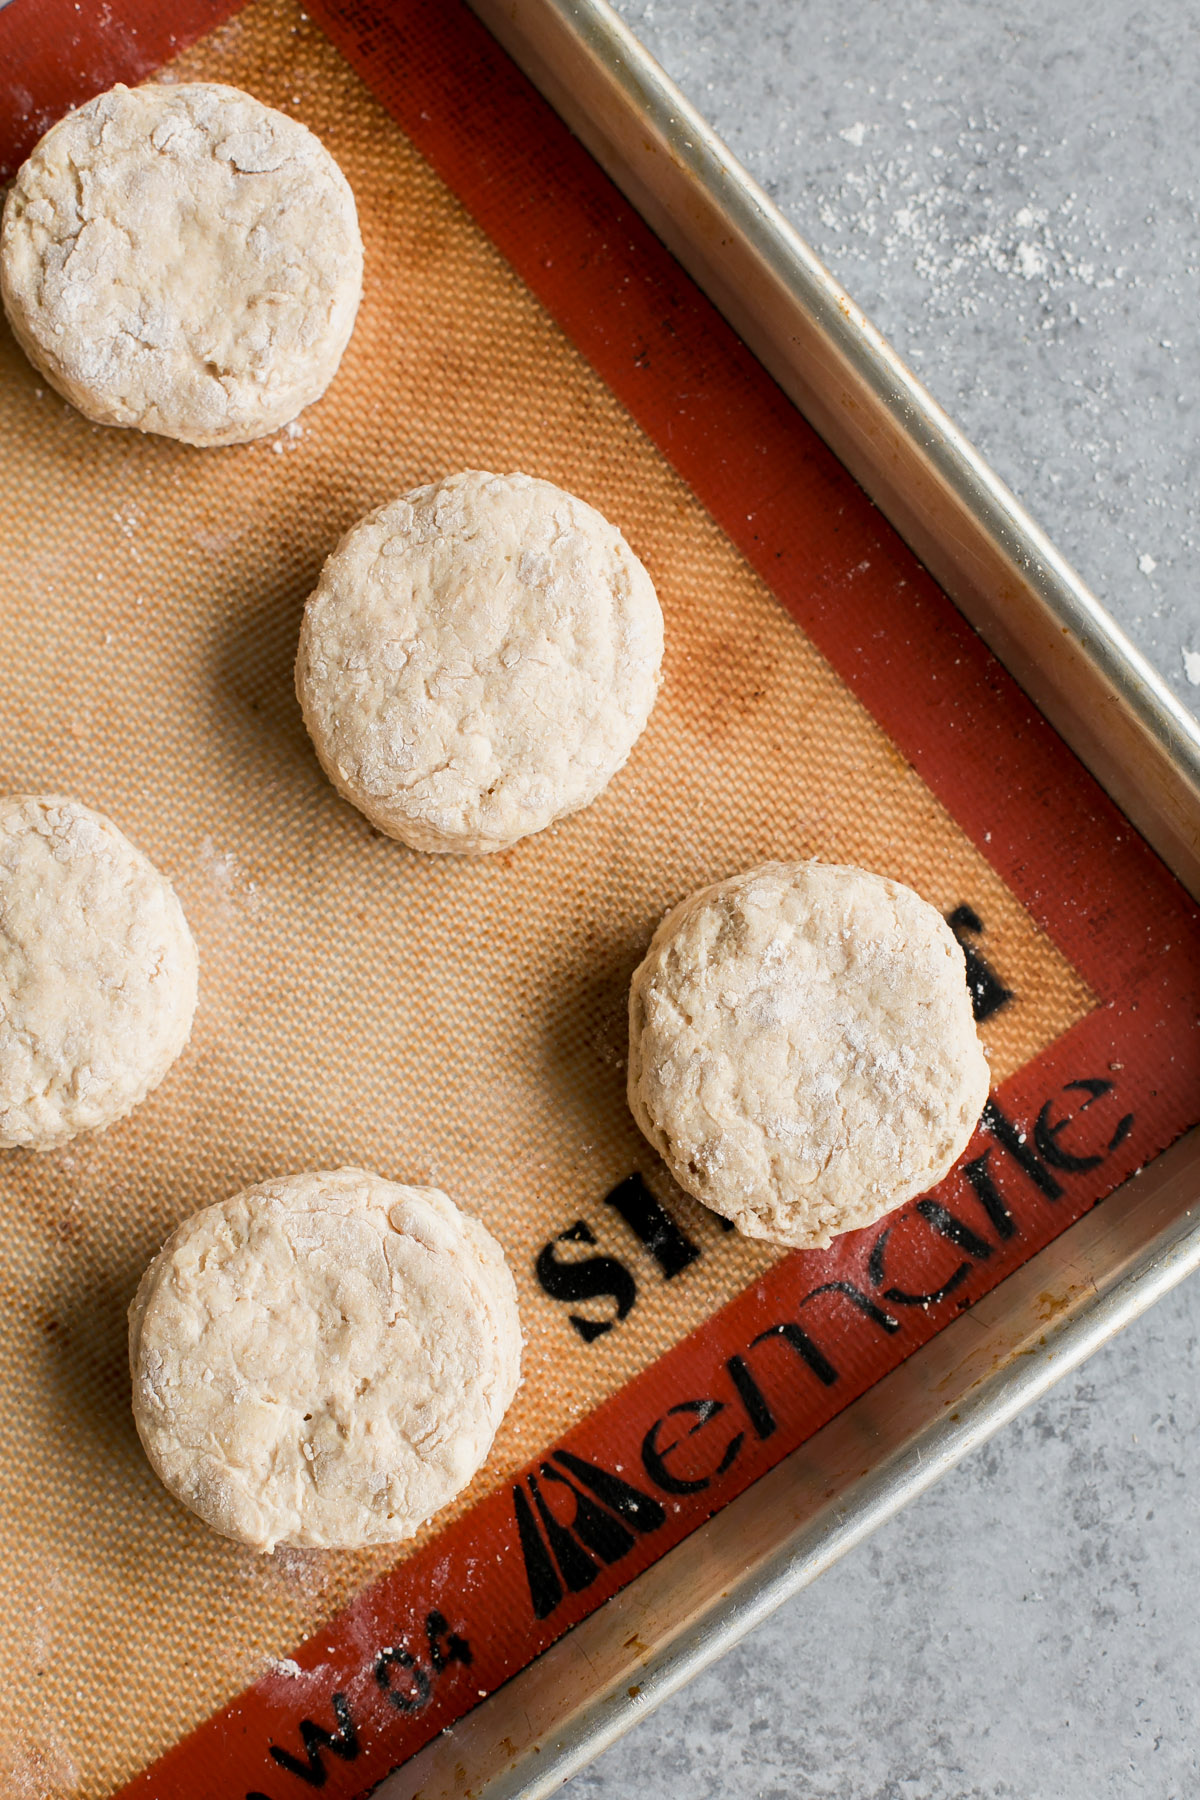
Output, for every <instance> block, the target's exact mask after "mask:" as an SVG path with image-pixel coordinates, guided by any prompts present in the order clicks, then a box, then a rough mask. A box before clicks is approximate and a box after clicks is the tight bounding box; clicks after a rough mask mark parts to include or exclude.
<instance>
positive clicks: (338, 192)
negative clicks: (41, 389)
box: [0, 82, 362, 445]
mask: <svg viewBox="0 0 1200 1800" xmlns="http://www.w3.org/2000/svg"><path fill="white" fill-rule="evenodd" d="M0 285H2V288H3V295H4V306H5V310H6V311H7V313H8V317H9V320H10V322H11V324H12V327H13V330H14V332H15V333H16V336H17V338H18V340H19V341H20V343H21V346H22V348H23V349H24V350H25V352H26V354H27V355H28V357H29V358H30V361H31V362H33V363H34V364H35V366H36V367H37V368H38V369H40V370H41V372H42V373H43V374H44V375H45V376H46V378H47V380H48V381H50V382H51V383H52V384H53V386H54V387H56V388H57V389H58V390H59V392H60V393H62V394H64V395H65V396H66V397H67V399H68V400H70V401H72V402H73V403H74V405H76V406H77V407H78V408H79V410H80V411H81V412H83V413H86V414H87V416H88V418H90V419H95V420H96V421H97V422H98V423H99V424H102V425H132V426H136V427H138V428H139V429H140V430H142V431H155V432H162V433H163V434H164V435H166V436H167V437H174V438H182V439H183V441H184V442H185V443H189V444H200V445H208V444H236V443H241V442H244V441H245V440H247V439H250V438H256V437H261V436H263V435H264V433H266V432H270V431H275V430H278V429H279V427H280V426H281V425H284V424H286V423H287V422H288V421H289V420H290V419H294V418H295V416H296V414H297V413H298V412H300V411H301V409H302V408H303V407H305V406H307V405H308V404H309V403H310V402H311V401H313V400H315V399H317V398H318V396H319V395H321V394H322V393H324V391H325V389H326V387H327V386H328V385H329V382H330V381H331V379H332V377H333V375H334V372H335V370H336V369H337V366H338V362H339V361H340V359H341V355H342V351H343V350H344V349H345V347H346V343H347V341H348V339H349V337H350V332H351V330H352V328H353V325H354V317H355V313H356V311H357V309H358V302H359V296H360V293H361V290H362V242H361V239H360V237H359V231H358V219H357V214H356V212H355V206H354V196H353V194H352V193H351V191H350V187H349V184H348V183H347V181H346V178H345V176H344V175H343V174H342V172H341V170H340V169H339V168H338V166H337V164H336V163H335V162H334V160H333V158H332V157H331V156H330V154H329V152H328V151H327V150H326V149H325V147H324V145H323V144H322V143H321V142H320V140H319V139H318V138H316V137H314V136H313V134H312V132H311V131H309V130H308V129H307V127H305V126H304V125H301V124H300V123H299V121H298V120H296V119H290V118H288V117H287V116H286V114H284V113H281V112H276V111H275V110H274V109H273V108H272V107H269V106H264V105H263V104H262V103H261V102H260V101H258V100H255V99H253V98H252V97H251V96H250V95H249V94H243V93H241V92H240V91H239V90H238V89H237V88H231V87H224V86H222V85H220V84H219V83H216V82H191V83H181V84H180V85H178V86H166V85H163V86H155V85H150V86H147V87H141V88H126V87H120V86H118V87H115V88H113V89H111V91H110V92H108V93H105V94H100V95H98V96H97V97H96V99H94V100H90V101H89V102H88V103H87V105H86V106H81V107H80V108H79V110H78V111H77V112H73V113H69V114H68V115H67V117H66V118H64V119H61V120H60V121H59V122H58V124H57V125H55V126H53V127H52V128H51V130H49V131H48V132H47V133H46V135H45V137H43V138H42V140H41V142H40V143H39V144H37V146H36V147H35V148H34V150H33V152H32V154H31V155H30V157H29V159H28V160H27V161H26V162H25V163H24V165H23V166H22V168H21V169H20V171H19V172H18V174H17V178H16V180H15V182H14V183H13V186H12V189H11V190H10V193H9V196H8V201H7V204H6V205H5V209H4V224H3V229H2V232H0Z"/></svg>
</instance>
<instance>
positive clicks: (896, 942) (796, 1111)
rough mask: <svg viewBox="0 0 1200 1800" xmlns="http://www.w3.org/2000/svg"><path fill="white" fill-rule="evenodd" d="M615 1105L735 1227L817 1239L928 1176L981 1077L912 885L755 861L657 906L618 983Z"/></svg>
mask: <svg viewBox="0 0 1200 1800" xmlns="http://www.w3.org/2000/svg"><path fill="white" fill-rule="evenodd" d="M629 1021H630V1033H629V1104H630V1107H631V1108H632V1111H633V1116H634V1118H635V1119H636V1120H637V1122H638V1124H639V1126H640V1127H641V1129H642V1131H643V1132H644V1133H645V1134H646V1136H647V1137H648V1138H649V1140H650V1142H651V1143H652V1144H653V1145H654V1147H655V1149H656V1150H658V1152H659V1153H660V1155H661V1156H662V1157H663V1158H664V1160H665V1161H666V1163H667V1164H668V1166H669V1168H670V1170H671V1173H672V1174H673V1175H674V1176H675V1179H676V1180H677V1181H678V1182H679V1183H680V1185H681V1186H682V1187H684V1188H686V1189H687V1190H688V1192H689V1193H691V1194H694V1195H695V1196H696V1198H697V1199H699V1200H703V1201H704V1202H705V1204H706V1205H707V1206H710V1207H712V1208H713V1210H714V1211H715V1212H718V1213H721V1214H722V1215H723V1216H724V1217H725V1218H727V1219H731V1220H732V1221H733V1223H734V1224H735V1225H736V1226H737V1227H738V1229H739V1230H740V1231H744V1232H745V1233H746V1234H747V1235H748V1236H750V1237H758V1238H768V1239H770V1240H772V1241H773V1242H775V1243H779V1244H788V1245H792V1246H796V1247H809V1246H814V1245H823V1244H828V1243H829V1241H830V1239H831V1238H833V1237H835V1236H837V1234H838V1233H840V1232H843V1231H852V1230H854V1229H856V1228H857V1227H859V1226H862V1225H870V1224H871V1223H873V1222H874V1220H876V1219H878V1218H880V1217H882V1215H883V1214H884V1213H887V1212H890V1211H891V1210H892V1208H893V1207H896V1206H899V1205H901V1204H902V1203H903V1202H904V1201H905V1200H910V1199H912V1197H913V1196H914V1195H916V1194H920V1193H923V1192H924V1191H925V1190H926V1189H927V1188H930V1187H932V1186H933V1185H934V1184H935V1182H937V1181H940V1180H941V1178H942V1176H943V1175H945V1174H946V1173H947V1171H948V1170H949V1169H950V1168H951V1167H952V1166H953V1164H954V1163H955V1162H956V1161H957V1159H958V1157H959V1156H960V1155H961V1153H962V1151H963V1150H964V1149H965V1148H966V1145H967V1142H968V1140H969V1139H970V1136H971V1133H972V1131H973V1130H974V1128H975V1125H976V1123H977V1121H978V1119H979V1115H980V1112H981V1111H982V1108H983V1104H984V1101H985V1100H986V1099H987V1093H988V1065H987V1059H986V1058H985V1056H984V1053H983V1047H982V1045H981V1044H980V1042H979V1038H978V1036H977V1034H976V1031H975V1021H974V1018H973V1015H972V1008H971V997H970V994H969V992H968V989H967V984H966V971H965V963H964V959H963V953H962V950H961V948H960V947H959V945H958V943H957V942H956V940H955V937H954V934H953V933H952V932H951V930H950V928H949V926H948V925H947V924H946V923H945V921H944V919H942V917H941V915H940V914H939V913H938V912H937V911H936V910H935V909H934V908H933V907H932V906H930V905H929V904H928V903H927V902H926V901H924V900H922V899H921V898H920V896H919V895H918V894H915V893H914V892H913V891H912V889H911V888H907V887H904V886H903V885H902V884H901V883H900V882H898V881H890V880H888V879H887V878H886V877H884V876H881V875H872V874H868V873H867V871H866V870H864V869H854V868H846V867H842V866H840V865H837V864H831V863H819V862H800V863H767V864H765V865H764V866H763V867H762V868H758V869H752V870H751V871H750V872H749V873H748V874H745V875H738V876H735V877H734V878H733V879H732V880H730V881H721V882H717V883H716V885H715V886H713V887H706V888H702V889H701V890H700V892H699V893H696V894H693V895H692V896H691V897H690V899H687V900H684V901H683V902H682V903H681V904H680V905H679V906H677V907H676V908H675V909H674V911H673V912H670V913H668V914H667V916H666V918H665V919H664V920H663V922H662V924H661V925H660V926H659V928H658V930H657V931H656V932H655V934H654V937H653V940H652V941H651V944H650V949H649V951H648V953H647V955H646V959H645V961H644V962H643V963H642V964H641V966H640V967H639V968H638V970H637V971H636V973H635V975H634V977H633V985H632V988H631V991H630V998H629Z"/></svg>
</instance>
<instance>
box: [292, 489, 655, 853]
mask: <svg viewBox="0 0 1200 1800" xmlns="http://www.w3.org/2000/svg"><path fill="white" fill-rule="evenodd" d="M662 644H663V625H662V613H661V611H660V609H659V604H658V599H657V596H656V595H655V592H654V586H653V583H652V582H651V580H650V577H649V575H648V574H647V573H646V571H645V569H644V568H643V567H642V565H641V563H640V562H639V561H638V559H637V557H636V556H635V555H634V554H633V551H632V550H631V549H630V548H629V545H628V544H627V543H626V542H625V539H624V538H623V537H622V535H621V533H620V532H619V531H618V530H617V528H616V526H615V525H610V524H609V523H608V521H607V520H606V519H604V518H602V517H601V515H600V514H599V513H598V512H596V510H595V509H594V508H593V507H591V506H588V505H586V504H585V502H584V501H582V500H577V499H576V498H575V497H574V496H573V495H571V494H567V493H564V492H563V490H562V489H561V488H558V487H554V486H553V485H552V484H551V483H550V482H548V481H539V480H535V479H534V478H532V477H530V476H528V475H488V474H484V473H481V472H480V471H478V470H467V471H466V472H465V473H464V474H461V475H453V476H450V477H449V478H448V479H447V480H445V481H439V482H435V483H433V485H432V486H429V487H421V488H417V489H415V490H414V491H413V492H412V493H410V494H407V495H406V496H405V497H404V498H403V499H402V500H394V501H393V502H392V503H391V504H390V505H389V506H383V507H380V509H379V510H378V511H377V512H373V513H371V514H370V515H369V516H368V517H367V518H365V519H363V520H362V521H361V522H360V523H359V524H357V525H356V526H354V528H353V529H352V530H351V531H350V532H348V533H347V535H346V536H345V537H344V538H343V539H342V541H341V543H340V544H339V545H338V547H337V549H336V550H335V551H334V552H333V554H332V555H331V556H330V558H329V559H328V561H327V562H326V564H325V567H324V569H323V570H322V571H321V579H320V582H319V584H318V586H317V588H316V591H315V592H314V593H313V595H312V596H311V598H310V599H309V602H308V605H307V607H306V609H305V613H304V624H303V627H302V630H301V634H300V649H299V654H298V656H297V659H296V691H297V693H298V695H299V697H300V704H301V707H302V709H303V712H304V720H305V724H306V725H307V726H308V729H309V732H310V734H311V736H312V740H313V743H314V744H315V746H316V750H317V755H318V756H319V758H320V760H321V764H322V767H323V768H324V770H325V772H326V774H327V775H328V776H329V778H330V780H331V781H332V782H333V784H334V786H335V787H337V788H338V789H339V790H340V792H341V793H343V794H344V795H345V796H346V798H347V799H348V800H351V801H353V803H354V804H355V806H357V807H360V808H361V810H362V811H363V812H364V813H365V814H366V815H367V817H368V819H370V820H371V822H372V824H374V825H376V826H378V828H379V829H380V830H381V831H384V832H386V833H387V834H388V835H389V836H390V837H395V838H399V839H400V840H401V841H402V842H403V843H406V844H410V845H412V847H413V848H414V849H416V850H429V851H451V852H454V851H457V852H459V853H465V854H469V855H478V854H480V853H483V852H486V851H491V850H502V849H504V848H506V847H507V846H508V845H509V844H512V843H515V842H516V841H517V839H518V838H523V837H527V836H528V835H529V834H530V833H531V832H534V831H541V830H542V829H543V828H544V827H545V826H547V825H550V824H552V823H553V822H554V820H556V819H561V818H564V817H565V816H566V815H567V814H568V813H573V812H577V811H578V810H579V808H580V807H583V806H587V805H588V803H589V802H590V801H592V800H594V799H595V798H596V797H597V795H598V794H600V793H601V792H602V791H603V790H604V788H605V787H607V785H608V783H609V781H610V780H611V778H612V777H613V775H615V774H616V772H617V770H618V769H619V768H621V767H622V765H623V764H624V762H625V761H626V759H627V757H628V756H629V753H630V751H631V750H632V748H633V746H634V744H635V743H636V741H637V739H638V737H639V736H640V734H641V732H642V729H643V727H644V726H645V724H646V720H647V719H648V718H649V716H650V709H651V707H652V706H653V705H654V698H655V694H656V693H657V691H658V681H659V668H660V665H661V662H662Z"/></svg>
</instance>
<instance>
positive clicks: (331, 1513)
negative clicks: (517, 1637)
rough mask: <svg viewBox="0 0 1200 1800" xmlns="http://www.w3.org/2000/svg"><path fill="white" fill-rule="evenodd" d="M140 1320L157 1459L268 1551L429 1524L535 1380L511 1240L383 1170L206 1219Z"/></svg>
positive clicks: (132, 1342) (148, 1422)
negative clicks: (507, 1253)
mask: <svg viewBox="0 0 1200 1800" xmlns="http://www.w3.org/2000/svg"><path fill="white" fill-rule="evenodd" d="M129 1318H130V1331H129V1354H130V1365H131V1368H132V1372H133V1405H134V1416H135V1419H136V1421H137V1427H138V1431H139V1432H140V1434H141V1438H142V1442H143V1444H144V1445H145V1448H146V1453H147V1455H148V1456H149V1458H150V1461H151V1463H152V1464H153V1466H154V1468H155V1469H156V1470H157V1472H158V1474H159V1475H160V1476H161V1478H162V1480H163V1481H164V1482H165V1484H166V1486H167V1487H168V1488H169V1489H170V1490H171V1492H172V1493H173V1494H174V1495H175V1496H176V1497H177V1498H178V1499H180V1500H182V1501H183V1502H184V1504H185V1505H186V1506H190V1507H191V1508H192V1509H193V1511H195V1512H197V1513H198V1514H199V1515H200V1517H201V1518H202V1519H205V1520H206V1521H207V1522H208V1523H209V1524H210V1525H212V1526H214V1527H215V1528H216V1530H218V1531H220V1532H223V1533H224V1534H225V1535H226V1536H227V1537H232V1538H237V1539H239V1540H240V1541H241V1542H242V1543H245V1544H249V1545H251V1546H252V1547H253V1548H255V1549H257V1550H272V1549H274V1547H275V1546H276V1545H277V1544H287V1545H296V1546H310V1547H321V1546H329V1547H332V1546H343V1547H352V1546H357V1545H365V1544H381V1543H388V1542H391V1541H394V1540H398V1539H401V1538H407V1537H411V1536H412V1534H413V1533H414V1532H415V1531H416V1530H417V1529H418V1528H419V1527H420V1526H421V1525H422V1524H423V1523H424V1522H425V1520H426V1519H428V1518H430V1517H431V1515H432V1514H434V1513H435V1512H437V1511H438V1509H439V1508H440V1507H442V1506H445V1505H446V1503H447V1501H449V1500H452V1499H453V1498H454V1496H455V1495H456V1494H457V1493H458V1492H459V1491H460V1489H462V1488H463V1487H465V1486H466V1484H467V1482H468V1481H470V1479H471V1477H472V1476H473V1475H474V1474H475V1471H476V1470H477V1469H478V1468H479V1465H480V1464H481V1463H482V1461H483V1459H484V1458H485V1456H486V1455H487V1453H488V1450H489V1448H490V1446H491V1442H492V1438H493V1437H494V1435H495V1432H496V1428H497V1426H498V1425H499V1423H500V1421H501V1419H502V1418H503V1416H504V1413H505V1411H506V1409H507V1407H508V1405H509V1402H510V1401H511V1400H512V1397H513V1394H514V1393H515V1392H516V1388H517V1383H518V1380H519V1378H520V1355H521V1329H520V1321H519V1318H518V1314H517V1301H516V1288H515V1285H514V1283H513V1278H512V1275H511V1274H510V1273H509V1270H508V1266H507V1264H506V1263H505V1261H504V1256H503V1253H502V1252H501V1249H500V1246H499V1245H498V1244H497V1243H496V1241H495V1239H494V1238H493V1237H492V1236H491V1235H490V1234H489V1233H488V1232H487V1231H485V1230H484V1228H483V1226H482V1225H480V1224H479V1223H478V1222H477V1221H476V1220H474V1219H472V1218H470V1217H469V1216H468V1215H467V1214H465V1213H462V1212H460V1211H459V1210H458V1208H457V1207H456V1206H455V1205H454V1204H453V1203H452V1202H451V1201H450V1200H448V1199H447V1198H446V1196H445V1194H442V1193H439V1192H438V1191H437V1190H436V1189H434V1188H414V1187H406V1186H403V1185H401V1184H400V1183H398V1182H394V1181H385V1180H384V1179H383V1178H382V1177H381V1176H378V1175H372V1174H369V1173H368V1172H367V1171H366V1170H363V1169H338V1170H333V1171H323V1172H311V1173H305V1174H301V1175H292V1176H288V1177H285V1178H283V1179H280V1180H276V1181H266V1182H263V1183H262V1184H261V1186H258V1187H253V1188H248V1189H247V1190H246V1191H245V1192H244V1193H241V1194H238V1195H236V1196H235V1197H234V1198H233V1199H232V1200H226V1201H224V1202H222V1203H221V1204H220V1205H217V1206H209V1207H206V1208H205V1209H204V1210H203V1211H202V1212H199V1213H196V1214H195V1215H194V1217H192V1218H190V1219H188V1220H186V1221H185V1223H184V1224H182V1225H181V1226H180V1227H179V1229H178V1230H177V1231H176V1232H175V1234H174V1236H173V1237H171V1238H170V1239H169V1240H168V1242H167V1243H166V1245H165V1246H164V1247H163V1249H162V1251H161V1252H160V1253H159V1255H158V1256H157V1257H156V1258H155V1260H154V1261H153V1262H152V1263H151V1265H150V1267H149V1268H148V1269H147V1271H146V1273H145V1275H144V1276H143V1277H142V1282H141V1285H140V1287H139V1288H138V1292H137V1296H136V1298H135V1300H134V1302H133V1305H132V1306H131V1308H130V1315H129Z"/></svg>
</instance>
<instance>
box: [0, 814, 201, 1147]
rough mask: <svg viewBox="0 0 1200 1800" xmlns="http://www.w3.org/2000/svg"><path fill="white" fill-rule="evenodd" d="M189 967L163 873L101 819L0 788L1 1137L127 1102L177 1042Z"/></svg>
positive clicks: (188, 1007)
mask: <svg viewBox="0 0 1200 1800" xmlns="http://www.w3.org/2000/svg"><path fill="white" fill-rule="evenodd" d="M196 980H197V965H196V946H195V944H194V943H193V941H192V935H191V932H190V931H189V930H188V926H187V921H186V919H185V918H184V916H183V909H182V907H181V906H180V904H179V901H178V900H177V899H176V897H175V892H174V890H173V888H172V887H171V884H170V882H169V881H168V880H167V879H166V877H165V876H163V875H160V874H159V872H158V870H157V869H156V868H154V866H153V864H152V863H150V862H148V861H147V859H146V858H145V857H144V856H143V855H142V853H141V851H140V850H136V849H135V848H134V846H133V845H132V844H131V843H130V842H129V839H128V838H127V837H125V836H124V835H123V834H122V833H121V832H120V831H118V829H117V827H116V826H115V825H114V824H113V823H112V821H111V820H110V819H106V818H104V817H103V815H102V814H100V813H96V812H93V811H92V810H91V808H90V807H87V806H82V805H81V804H80V803H79V802H78V801H77V800H66V799H63V798H62V797H61V796H59V795H56V794H50V795H46V794H9V795H5V796H0V1148H4V1147H11V1146H13V1145H18V1144H20V1145H26V1146H28V1147H29V1148H30V1149H34V1150H50V1149H53V1148H54V1147H55V1146H56V1145H58V1144H63V1143H66V1142H67V1140H68V1139H69V1138H73V1137H74V1136H75V1134H76V1133H77V1132H80V1131H93V1130H98V1129H99V1128H100V1127H102V1126H105V1125H111V1124H112V1123H113V1121H114V1120H116V1119H120V1118H123V1117H124V1116H125V1114H126V1113H128V1112H130V1111H131V1110H132V1109H133V1107H135V1106H136V1105H137V1104H138V1102H139V1101H141V1100H144V1099H145V1097H146V1095H147V1094H148V1093H149V1092H150V1090H151V1088H153V1087H157V1085H158V1083H159V1082H160V1081H161V1080H162V1078H163V1076H164V1075H165V1074H166V1072H167V1070H168V1069H169V1068H170V1066H171V1064H172V1063H173V1062H174V1061H175V1058H176V1057H177V1056H178V1055H179V1053H180V1051H181V1050H182V1049H183V1047H184V1045H185V1044H186V1042H187V1040H188V1034H189V1032H190V1031H191V1025H192V1015H193V1013H194V1012H195V1009H196Z"/></svg>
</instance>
